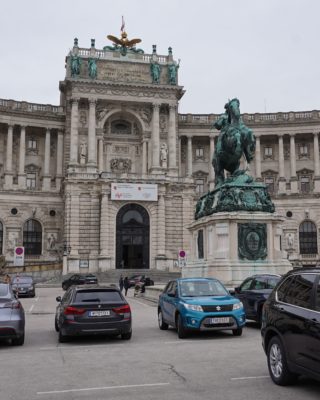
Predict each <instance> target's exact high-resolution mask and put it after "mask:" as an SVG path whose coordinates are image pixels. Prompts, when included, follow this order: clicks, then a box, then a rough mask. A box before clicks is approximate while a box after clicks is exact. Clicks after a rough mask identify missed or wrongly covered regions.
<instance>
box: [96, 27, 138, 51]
mask: <svg viewBox="0 0 320 400" xmlns="http://www.w3.org/2000/svg"><path fill="white" fill-rule="evenodd" d="M107 38H108V39H109V40H111V41H112V42H113V43H114V45H113V46H105V47H104V48H103V49H104V50H111V51H120V53H121V54H122V55H123V56H125V55H126V54H127V52H128V50H130V51H132V52H134V53H144V51H143V50H142V49H136V48H135V45H136V44H137V43H140V42H141V39H131V40H129V39H128V34H127V32H125V31H122V32H121V38H120V39H119V38H117V37H116V36H113V35H108V36H107Z"/></svg>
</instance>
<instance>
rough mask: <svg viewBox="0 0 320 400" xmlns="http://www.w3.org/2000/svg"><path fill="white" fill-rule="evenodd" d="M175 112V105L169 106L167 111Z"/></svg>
mask: <svg viewBox="0 0 320 400" xmlns="http://www.w3.org/2000/svg"><path fill="white" fill-rule="evenodd" d="M176 110H177V105H176V104H169V111H171V112H172V111H174V112H176Z"/></svg>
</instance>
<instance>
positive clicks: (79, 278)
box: [62, 274, 98, 290]
mask: <svg viewBox="0 0 320 400" xmlns="http://www.w3.org/2000/svg"><path fill="white" fill-rule="evenodd" d="M97 283H98V279H97V277H96V276H95V275H93V274H85V275H81V274H74V275H71V276H69V278H67V279H65V280H64V281H63V282H62V289H63V290H67V289H69V287H70V286H73V285H86V284H89V285H92V284H97Z"/></svg>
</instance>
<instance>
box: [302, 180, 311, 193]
mask: <svg viewBox="0 0 320 400" xmlns="http://www.w3.org/2000/svg"><path fill="white" fill-rule="evenodd" d="M300 184H301V187H300V190H301V192H302V193H310V178H309V176H301V178H300Z"/></svg>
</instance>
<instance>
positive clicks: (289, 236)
mask: <svg viewBox="0 0 320 400" xmlns="http://www.w3.org/2000/svg"><path fill="white" fill-rule="evenodd" d="M286 239H287V248H288V249H293V246H294V233H287V235H286Z"/></svg>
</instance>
